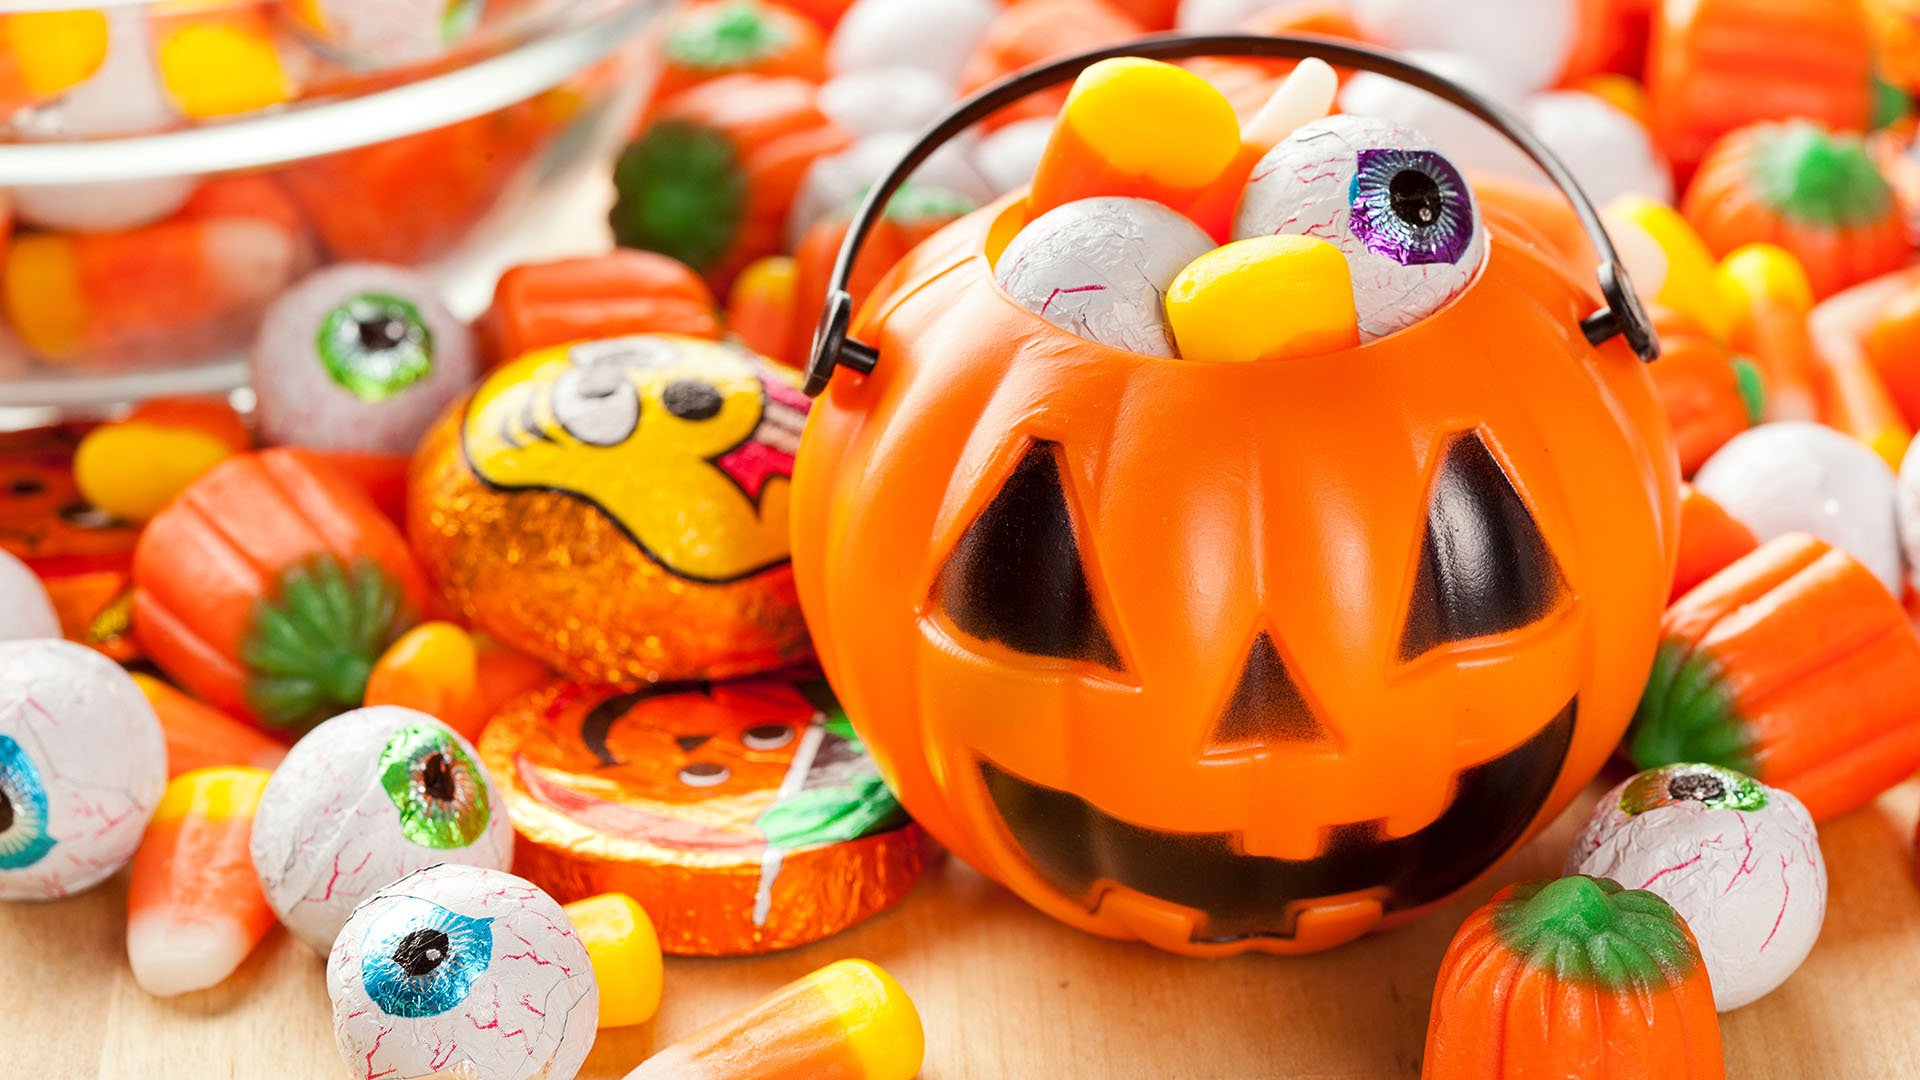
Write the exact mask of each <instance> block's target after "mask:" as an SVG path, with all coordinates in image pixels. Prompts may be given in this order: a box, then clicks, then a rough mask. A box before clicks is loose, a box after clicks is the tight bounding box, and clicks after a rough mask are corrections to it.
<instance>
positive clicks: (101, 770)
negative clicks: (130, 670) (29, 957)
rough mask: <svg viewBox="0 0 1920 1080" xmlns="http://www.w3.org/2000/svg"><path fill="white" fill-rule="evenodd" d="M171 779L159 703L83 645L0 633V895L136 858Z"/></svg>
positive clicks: (41, 894) (95, 879)
mask: <svg viewBox="0 0 1920 1080" xmlns="http://www.w3.org/2000/svg"><path fill="white" fill-rule="evenodd" d="M166 786H167V745H166V740H165V738H164V737H163V736H162V735H161V732H160V721H159V719H158V718H157V717H155V716H154V713H153V706H151V705H149V704H147V699H146V696H145V695H144V694H142V693H141V692H140V688H139V687H138V686H136V685H134V682H133V680H132V679H131V678H129V677H128V675H127V673H126V672H125V671H123V670H121V668H120V665H118V664H116V663H114V662H113V661H111V660H109V659H107V658H106V657H104V656H102V655H100V654H99V653H97V652H94V651H93V650H92V649H89V648H87V647H86V646H84V645H76V644H74V643H73V642H70V641H56V640H34V641H14V642H7V643H5V644H0V900H57V899H59V898H61V897H63V896H71V895H72V894H74V893H77V892H81V891H83V890H85V889H88V888H91V887H92V886H94V885H97V884H99V883H100V882H101V881H103V880H105V879H106V878H108V877H110V876H112V875H113V874H114V873H116V872H117V871H118V870H119V869H120V868H121V867H123V866H125V865H127V863H128V861H130V860H131V859H132V858H133V853H134V850H135V849H136V848H138V847H139V846H140V837H141V836H142V835H143V834H144V833H145V832H146V829H147V822H148V820H149V819H151V818H152V817H153V808H154V807H155V806H157V805H159V802H160V795H161V792H163V791H165V790H166Z"/></svg>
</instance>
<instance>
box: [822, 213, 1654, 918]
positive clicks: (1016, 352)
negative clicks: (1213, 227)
mask: <svg viewBox="0 0 1920 1080" xmlns="http://www.w3.org/2000/svg"><path fill="white" fill-rule="evenodd" d="M1480 209H1481V211H1482V213H1483V217H1484V220H1485V222H1486V228H1487V238H1486V242H1487V244H1488V251H1487V255H1486V264H1485V267H1484V269H1483V270H1482V271H1481V272H1480V273H1479V274H1478V275H1477V276H1474V277H1473V278H1472V280H1471V281H1470V282H1468V283H1466V284H1465V285H1464V286H1463V288H1462V290H1461V291H1460V293H1459V295H1458V296H1457V297H1455V298H1454V299H1452V300H1451V301H1450V302H1449V303H1448V304H1446V305H1445V306H1444V307H1441V308H1440V309H1439V310H1437V311H1435V312H1433V313H1432V314H1429V315H1428V316H1427V317H1426V318H1424V319H1422V320H1420V321H1419V322H1417V323H1415V324H1413V325H1411V326H1409V327H1407V328H1405V329H1403V330H1401V331H1400V332H1398V333H1396V334H1393V335H1391V336H1388V337H1384V338H1381V339H1380V340H1377V341H1374V342H1372V343H1370V344H1368V345H1365V346H1363V347H1360V348H1357V349H1344V350H1338V351H1334V352H1331V353H1328V354H1325V355H1319V356H1312V357H1306V358H1299V359H1289V360H1271V361H1259V362H1254V363H1245V364H1209V363H1196V362H1187V361H1181V360H1167V359H1160V358H1154V357H1146V356H1141V355H1137V354H1132V353H1127V352H1122V351H1120V350H1116V349H1112V348H1106V347H1102V346H1099V345H1095V344H1093V343H1091V342H1086V341H1082V340H1079V339H1076V338H1073V337H1072V336H1071V335H1070V334H1069V333H1068V332H1066V331H1063V330H1061V329H1059V328H1057V327H1053V326H1050V325H1049V324H1047V323H1046V322H1045V321H1044V320H1042V319H1040V318H1038V317H1036V316H1034V315H1033V314H1032V313H1031V312H1028V311H1026V310H1025V309H1024V308H1022V307H1020V306H1019V305H1018V304H1016V303H1014V302H1013V301H1012V300H1011V299H1010V298H1009V297H1007V296H1006V295H1005V294H1004V293H1002V292H1001V291H999V290H998V289H996V288H995V286H994V284H993V281H992V275H993V267H992V263H993V260H994V258H996V257H997V254H998V252H999V251H1000V249H1001V248H1002V247H1004V246H1005V244H1006V243H1007V241H1008V239H1009V238H1011V237H1012V236H1013V235H1014V234H1016V233H1017V232H1018V231H1019V229H1020V228H1021V227H1022V226H1023V225H1024V224H1025V221H1024V210H1023V207H1022V205H1021V203H1020V202H1019V201H1018V199H1017V198H1014V199H1010V200H1008V201H1007V202H1004V203H1002V204H1000V205H998V206H996V207H991V208H988V209H986V210H983V211H981V212H979V213H978V214H975V215H973V216H971V217H969V218H967V219H963V221H962V222H960V223H958V224H956V225H955V226H953V227H951V228H949V229H948V230H947V231H946V232H945V233H943V234H941V235H940V236H937V237H935V238H934V239H932V240H930V241H928V242H927V243H926V244H924V245H922V247H921V248H920V249H919V250H918V251H917V252H916V253H914V254H913V255H912V256H910V257H909V258H908V259H907V260H906V261H905V262H904V263H902V264H901V265H900V266H899V267H897V268H896V269H895V271H894V273H893V275H892V276H891V277H890V278H889V281H890V282H891V283H892V287H891V288H889V289H886V290H883V291H881V292H879V293H876V294H874V295H873V296H871V297H870V298H869V299H868V301H867V303H866V305H865V307H864V308H863V309H862V312H861V314H860V316H859V317H858V318H857V319H856V320H855V325H854V327H853V336H854V337H855V338H857V339H858V340H860V341H863V342H869V343H872V344H874V345H875V346H876V347H877V348H878V350H879V354H880V361H879V363H878V365H877V367H876V368H875V369H874V371H873V373H872V374H871V375H868V376H865V377H862V376H858V375H852V374H845V373H843V374H842V375H841V376H839V377H836V378H835V380H834V382H833V384H832V385H831V386H830V387H829V388H828V391H827V393H826V394H825V395H824V396H823V397H821V398H820V399H819V401H818V402H816V405H815V410H814V416H813V418H812V422H811V423H810V424H809V426H808V429H807V436H806V439H805V440H804V441H803V444H802V447H801V451H800V457H799V462H798V465H797V467H796V471H795V486H794V516H795V529H794V543H795V549H794V562H795V566H796V568H797V571H798V575H799V581H800V585H801V596H802V601H803V603H804V605H805V608H806V612H807V617H808V622H809V625H810V626H811V627H812V629H813V630H814V633H815V641H816V644H817V645H818V647H819V650H820V656H821V661H822V663H823V664H824V666H825V667H826V669H827V671H828V674H829V675H830V676H831V677H832V678H833V680H834V684H835V686H836V687H837V688H838V689H839V691H840V692H841V694H842V700H843V701H845V702H846V705H847V709H848V712H849V714H850V715H851V716H852V717H853V718H854V721H855V723H856V724H857V725H858V726H859V729H860V732H861V734H862V736H863V737H864V738H865V739H866V740H867V744H868V746H869V747H870V748H871V749H872V751H873V754H874V757H875V759H876V761H877V762H878V763H879V765H880V768H881V771H882V772H883V773H884V774H885V775H886V777H887V779H888V780H889V781H890V782H891V783H892V784H893V786H894V790H896V791H898V792H899V793H900V795H901V799H902V802H903V803H904V804H905V805H906V807H907V808H908V809H909V810H910V811H911V812H912V813H913V814H914V816H915V818H916V819H917V820H919V821H920V822H921V823H922V824H924V825H926V826H927V828H928V830H929V831H930V832H932V833H933V834H934V835H935V836H936V837H938V838H939V839H940V840H941V841H942V842H943V843H944V844H946V845H947V846H949V847H950V848H952V849H953V850H954V851H955V852H956V853H957V854H959V855H961V856H962V857H964V858H966V859H967V860H968V861H969V862H972V863H973V864H974V865H975V866H977V867H979V868H980V869H982V870H983V871H985V872H986V873H987V874H988V875H989V876H992V877H994V878H996V879H998V880H999V881H1001V882H1002V883H1004V884H1006V885H1008V886H1009V887H1010V888H1012V889H1013V890H1014V891H1015V892H1017V893H1019V894H1020V895H1021V896H1023V897H1024V898H1026V899H1027V900H1029V901H1030V902H1032V903H1034V904H1036V905H1037V906H1039V907H1040V908H1042V909H1043V910H1045V911H1047V912H1048V913H1050V914H1052V915H1054V916H1055V917H1057V918H1060V919H1063V920H1065V921H1067V922H1069V923H1072V924H1073V925H1076V926H1079V927H1082V928H1085V929H1088V930H1092V931H1094V932H1097V933H1101V934H1105V935H1108V936H1113V937H1134V938H1141V939H1144V940H1146V941H1148V942H1150V943H1152V944H1154V945H1157V946H1159V947H1162V948H1166V949H1172V950H1175V951H1180V952H1186V953H1194V954H1220V953H1229V952H1237V951H1243V950H1247V949H1258V950H1264V951H1271V952H1302V951H1310V950H1313V949H1319V948H1326V947H1328V946H1331V945H1336V944H1339V943H1341V942H1344V941H1347V940H1350V939H1352V938H1353V937H1356V936H1358V935H1359V934H1361V933H1364V932H1366V931H1368V930H1370V929H1373V928H1375V927H1377V926H1380V925H1383V924H1390V923H1391V922H1394V921H1398V920H1402V919H1405V918H1408V917H1411V915H1413V914H1414V913H1416V912H1418V911H1419V910H1420V909H1423V908H1425V907H1427V906H1429V905H1432V904H1434V903H1436V902H1438V901H1441V900H1443V899H1445V898H1446V897H1448V896H1450V895H1451V894H1453V893H1454V892H1456V891H1458V890H1459V889H1461V888H1462V887H1464V886H1466V885H1467V884H1468V883H1469V882H1471V881H1472V880H1473V879H1474V878H1475V877H1477V876H1478V875H1479V874H1480V873H1481V872H1483V871H1485V870H1486V869H1488V868H1489V867H1491V866H1492V865H1493V864H1494V862H1495V861H1496V860H1498V859H1499V858H1500V857H1501V856H1502V855H1504V854H1505V853H1506V852H1508V851H1510V850H1512V849H1513V848H1514V847H1515V846H1517V845H1518V844H1520V843H1522V842H1523V841H1524V840H1525V839H1526V838H1527V837H1529V836H1530V835H1531V834H1532V833H1533V832H1534V831H1535V830H1536V829H1537V828H1538V827H1539V825H1540V824H1541V823H1542V822H1545V821H1548V820H1551V818H1552V816H1553V814H1555V813H1556V812H1558V810H1559V809H1560V807H1562V806H1564V805H1565V804H1566V802H1567V800H1568V799H1570V798H1571V797H1572V796H1573V794H1574V793H1575V792H1577V791H1578V790H1579V789H1580V788H1581V787H1582V786H1583V785H1584V784H1585V783H1586V782H1587V780H1588V779H1590V778H1591V777H1592V775H1593V774H1594V772H1595V771H1597V770H1598V768H1599V767H1600V765H1601V763H1602V762H1603V761H1604V760H1605V758H1606V756H1607V755H1608V753H1609V752H1610V751H1611V750H1612V748H1613V746H1614V745H1615V743H1616V742H1617V741H1618V739H1619V736H1620V733H1621V730H1622V729H1623V728H1624V726H1625V724H1626V722H1627V719H1628V717H1629V716H1630V714H1631V712H1632V709H1633V705H1634V701H1635V698H1636V695H1637V694H1638V692H1639V687H1640V685H1641V683H1642V682H1643V681H1644V679H1645V677H1646V673H1647V671H1648V667H1649V665H1650V663H1651V660H1652V657H1653V649H1654V645H1655V641H1656V638H1657V636H1658V624H1659V618H1660V612H1661V608H1662V606H1663V603H1664V599H1665V595H1666V587H1667V579H1668V577H1669V575H1670V573H1671V567H1672V560H1673V557H1674V550H1675V547H1674V545H1675V535H1674V520H1675V513H1676V493H1677V476H1676V475H1675V469H1674V465H1673V451H1672V449H1671V447H1670V445H1669V443H1668V441H1667V431H1666V425H1665V421H1664V419H1663V417H1662V414H1661V412H1660V408H1659V405H1658V402H1657V400H1656V398H1655V395H1654V393H1653V388H1652V385H1651V383H1650V381H1649V379H1648V377H1647V374H1646V372H1645V370H1644V369H1643V366H1642V365H1641V363H1640V362H1639V360H1638V359H1636V358H1635V357H1634V355H1633V354H1632V352H1631V350H1630V349H1628V348H1627V347H1626V346H1625V345H1624V344H1623V343H1619V342H1613V343H1609V344H1608V345H1606V346H1605V347H1602V348H1598V349H1596V348H1595V347H1593V346H1591V345H1589V344H1588V343H1587V342H1586V341H1585V339H1584V338H1583V337H1582V336H1581V334H1580V330H1579V320H1580V319H1581V318H1582V317H1583V316H1584V315H1586V314H1587V313H1588V312H1590V311H1591V310H1592V309H1593V308H1594V306H1595V304H1596V301H1595V299H1594V297H1593V296H1592V294H1591V292H1590V289H1591V285H1590V278H1588V277H1587V270H1586V268H1585V267H1584V266H1575V265H1573V264H1572V263H1571V262H1570V261H1567V260H1563V259H1561V258H1558V257H1556V256H1555V255H1554V254H1553V253H1551V252H1549V251H1547V250H1546V249H1544V248H1541V247H1538V246H1535V245H1533V244H1530V243H1528V242H1526V241H1525V240H1524V239H1521V238H1523V237H1525V236H1528V235H1531V234H1532V229H1531V228H1530V226H1531V222H1528V221H1524V220H1522V219H1521V218H1519V217H1518V216H1516V215H1517V211H1516V210H1514V209H1513V208H1511V207H1508V206H1506V205H1504V204H1502V203H1500V202H1499V201H1498V200H1496V199H1494V198H1491V197H1488V196H1487V194H1485V193H1482V196H1481V198H1480ZM1554 212H1556V213H1558V212H1559V211H1558V210H1556V211H1554Z"/></svg>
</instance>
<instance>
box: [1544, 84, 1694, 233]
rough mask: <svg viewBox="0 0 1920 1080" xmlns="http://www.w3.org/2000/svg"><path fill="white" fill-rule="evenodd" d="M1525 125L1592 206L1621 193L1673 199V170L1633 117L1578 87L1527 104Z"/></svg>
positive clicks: (1553, 91)
mask: <svg viewBox="0 0 1920 1080" xmlns="http://www.w3.org/2000/svg"><path fill="white" fill-rule="evenodd" d="M1527 126H1528V127H1531V128H1532V129H1533V133H1534V134H1535V135H1538V136H1540V141H1541V142H1544V143H1546V144H1547V149H1549V150H1552V151H1553V152H1554V154H1555V155H1556V156H1558V157H1559V158H1560V160H1561V161H1562V162H1565V163H1566V166H1567V168H1569V169H1571V170H1573V178H1574V179H1575V180H1578V181H1580V189H1581V190H1582V191H1585V192H1586V193H1587V197H1588V198H1590V199H1592V200H1593V201H1594V203H1595V205H1599V206H1605V205H1606V204H1607V203H1610V202H1612V201H1613V200H1614V199H1616V198H1619V197H1620V196H1622V195H1645V196H1646V197H1648V198H1650V199H1655V200H1658V201H1660V202H1663V203H1671V202H1672V201H1673V172H1672V170H1671V169H1669V168H1668V167H1667V163H1666V161H1665V160H1664V159H1662V158H1661V156H1660V151H1659V150H1657V149H1655V148H1654V145H1653V139H1652V138H1651V137H1650V136H1649V135H1648V134H1647V129H1646V128H1645V127H1643V126H1641V124H1640V122H1639V121H1638V120H1635V119H1634V118H1633V117H1631V116H1628V115H1627V114H1626V113H1624V112H1621V111H1620V110H1619V109H1618V108H1617V107H1615V106H1614V104H1613V103H1612V102H1610V101H1606V100H1604V99H1602V98H1599V97H1596V96H1594V95H1593V94H1589V93H1585V92H1584V91H1580V90H1551V91H1548V92H1547V93H1544V94H1535V95H1534V96H1533V98H1532V100H1530V101H1528V102H1527Z"/></svg>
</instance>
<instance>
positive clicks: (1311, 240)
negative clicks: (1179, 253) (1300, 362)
mask: <svg viewBox="0 0 1920 1080" xmlns="http://www.w3.org/2000/svg"><path fill="white" fill-rule="evenodd" d="M1167 318H1168V320H1169V321H1170V322H1171V323H1172V324H1173V337H1174V340H1175V342H1176V343H1177V344H1178V345H1179V347H1180V355H1181V356H1182V357H1183V358H1185V359H1188V360H1200V361H1206V362H1210V363H1245V362H1247V361H1251V360H1284V359H1291V358H1295V357H1303V356H1318V355H1320V354H1322V353H1328V352H1332V351H1334V350H1336V349H1348V348H1352V347H1354V346H1356V345H1358V344H1359V343H1360V319H1359V316H1358V315H1357V314H1355V312H1354V307H1353V276H1352V273H1351V271H1349V270H1348V268H1347V259H1346V256H1344V255H1342V254H1341V253H1340V249H1339V248H1337V247H1334V246H1333V245H1332V244H1329V243H1328V242H1326V241H1325V240H1322V239H1320V238H1319V237H1315V236H1292V235H1287V236H1257V237H1254V238H1253V239H1250V240H1240V241H1236V242H1234V243H1231V244H1228V245H1227V246H1225V247H1221V248H1215V249H1214V250H1212V251H1209V252H1207V253H1206V254H1205V255H1202V256H1200V257H1199V258H1198V259H1195V260H1194V261H1193V262H1192V263H1191V264H1189V265H1188V266H1187V268H1186V269H1185V270H1182V271H1181V272H1180V276H1179V277H1177V278H1175V279H1174V281H1173V288H1171V289H1169V290H1167Z"/></svg>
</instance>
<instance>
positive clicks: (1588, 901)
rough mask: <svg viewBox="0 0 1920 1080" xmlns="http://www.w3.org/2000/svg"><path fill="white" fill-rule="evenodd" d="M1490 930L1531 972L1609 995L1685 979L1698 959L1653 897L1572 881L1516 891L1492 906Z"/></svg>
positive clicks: (1673, 917) (1667, 909)
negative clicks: (1545, 972) (1548, 975)
mask: <svg viewBox="0 0 1920 1080" xmlns="http://www.w3.org/2000/svg"><path fill="white" fill-rule="evenodd" d="M1492 922H1493V930H1494V934H1495V935H1496V936H1497V937H1498V938H1499V939H1500V942H1501V944H1502V945H1504V946H1505V947H1506V948H1507V950H1508V951H1510V952H1512V953H1513V954H1514V955H1515V956H1518V957H1520V958H1521V959H1522V961H1523V962H1524V963H1525V964H1526V965H1527V966H1528V967H1530V968H1533V969H1534V970H1537V971H1548V972H1551V973H1553V975H1554V976H1556V977H1557V978H1559V979H1562V980H1565V981H1567V982H1579V983H1587V984H1597V985H1598V986H1599V987H1601V988H1602V989H1604V990H1606V991H1608V992H1609V993H1621V992H1626V991H1633V992H1636V993H1650V992H1653V991H1656V990H1661V989H1665V988H1666V987H1668V986H1670V985H1672V984H1673V983H1676V982H1680V981H1683V980H1685V979H1686V978H1687V977H1688V976H1690V975H1692V974H1693V973H1694V972H1695V971H1696V970H1698V968H1699V967H1700V962H1701V961H1700V952H1699V950H1698V949H1697V948H1696V947H1695V946H1694V944H1693V941H1692V939H1690V938H1688V937H1687V929H1686V923H1685V922H1683V921H1682V920H1681V918H1680V915H1679V913H1677V912H1675V911H1674V910H1673V908H1672V907H1671V906H1670V905H1669V904H1668V903H1667V902H1666V901H1665V900H1662V899H1660V898H1659V897H1658V896H1655V895H1654V894H1653V893H1650V892H1645V891H1643V890H1639V889H1635V890H1632V891H1628V890H1626V889H1623V888H1621V887H1620V886H1619V885H1618V884H1617V883H1615V882H1612V881H1608V880H1607V879H1605V878H1590V877H1583V876H1580V875H1575V876H1573V877H1564V878H1559V879H1557V880H1554V879H1547V880H1542V881H1531V882H1527V883H1526V884H1524V885H1516V886H1514V888H1513V891H1512V893H1510V894H1509V895H1507V896H1506V897H1505V898H1504V899H1501V900H1496V901H1495V902H1494V906H1493V918H1492Z"/></svg>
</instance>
